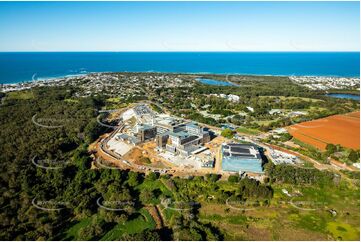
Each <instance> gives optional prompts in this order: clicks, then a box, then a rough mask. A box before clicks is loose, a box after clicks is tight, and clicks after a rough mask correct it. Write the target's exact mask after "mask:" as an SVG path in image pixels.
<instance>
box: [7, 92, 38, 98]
mask: <svg viewBox="0 0 361 242" xmlns="http://www.w3.org/2000/svg"><path fill="white" fill-rule="evenodd" d="M6 98H8V99H23V100H27V99H33V98H34V93H33V92H32V91H28V90H26V91H19V92H8V93H7V94H6Z"/></svg>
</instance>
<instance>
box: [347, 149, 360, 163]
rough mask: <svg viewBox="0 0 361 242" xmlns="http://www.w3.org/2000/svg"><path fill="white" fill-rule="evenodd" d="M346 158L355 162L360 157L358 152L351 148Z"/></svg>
mask: <svg viewBox="0 0 361 242" xmlns="http://www.w3.org/2000/svg"><path fill="white" fill-rule="evenodd" d="M348 159H349V160H350V161H352V162H354V163H355V162H357V161H358V160H359V159H360V153H359V152H357V151H355V150H351V151H350V153H349V155H348Z"/></svg>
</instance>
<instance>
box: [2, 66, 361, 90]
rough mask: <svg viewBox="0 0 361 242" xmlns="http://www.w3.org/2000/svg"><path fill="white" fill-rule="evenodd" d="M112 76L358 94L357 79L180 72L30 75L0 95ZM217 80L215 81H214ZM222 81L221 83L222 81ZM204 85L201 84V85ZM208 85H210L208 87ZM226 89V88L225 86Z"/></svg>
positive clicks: (4, 85) (8, 84)
mask: <svg viewBox="0 0 361 242" xmlns="http://www.w3.org/2000/svg"><path fill="white" fill-rule="evenodd" d="M116 74H123V75H124V74H126V75H150V76H151V75H172V76H182V75H183V76H184V77H187V76H188V77H191V78H194V81H199V80H198V79H202V78H204V79H210V80H214V81H216V82H217V81H218V82H228V83H229V84H231V85H230V86H234V87H240V83H237V82H233V81H230V80H228V77H230V76H232V77H255V78H256V77H257V78H259V77H267V78H271V77H280V78H289V80H290V81H291V82H294V83H297V84H299V85H301V86H305V87H308V88H309V89H311V90H312V89H313V90H318V91H324V92H325V93H336V94H337V93H340V94H342V93H344V94H354V95H355V94H356V95H360V94H359V88H357V89H355V86H356V87H357V85H359V82H360V78H359V77H335V76H287V75H249V74H218V73H204V72H203V73H180V72H155V71H148V72H87V73H82V74H73V75H65V76H60V77H50V78H39V79H38V78H37V79H34V77H35V76H36V73H35V74H34V75H33V78H32V80H30V81H24V82H17V83H2V84H0V92H4V93H5V92H11V91H20V90H26V89H31V88H34V87H39V86H64V85H66V84H73V82H76V81H81V80H86V79H87V78H89V79H94V78H95V79H96V78H102V77H104V76H108V75H110V76H112V75H116ZM217 77H219V80H218V78H217ZM224 78H225V80H223V79H224ZM203 84H204V83H203ZM205 84H207V83H205ZM210 85H212V84H210ZM227 86H228V85H227Z"/></svg>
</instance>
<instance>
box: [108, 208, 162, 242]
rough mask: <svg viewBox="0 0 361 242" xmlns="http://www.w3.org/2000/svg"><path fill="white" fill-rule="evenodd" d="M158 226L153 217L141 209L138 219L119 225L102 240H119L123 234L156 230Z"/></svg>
mask: <svg viewBox="0 0 361 242" xmlns="http://www.w3.org/2000/svg"><path fill="white" fill-rule="evenodd" d="M155 226H156V224H155V222H154V220H153V218H152V216H151V215H150V214H149V212H148V211H147V210H146V209H141V210H140V214H139V216H138V217H137V218H135V219H133V220H130V221H127V222H125V223H124V224H117V225H115V226H114V227H113V229H112V230H110V231H108V232H107V233H106V234H105V235H104V236H103V237H102V238H101V240H103V241H104V240H119V239H120V237H121V236H122V235H123V234H136V233H139V232H142V231H144V230H145V229H154V228H155Z"/></svg>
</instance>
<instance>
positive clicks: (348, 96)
mask: <svg viewBox="0 0 361 242" xmlns="http://www.w3.org/2000/svg"><path fill="white" fill-rule="evenodd" d="M326 96H329V97H334V98H346V99H353V100H357V101H360V96H359V95H355V94H343V93H331V94H327V95H326Z"/></svg>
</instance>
